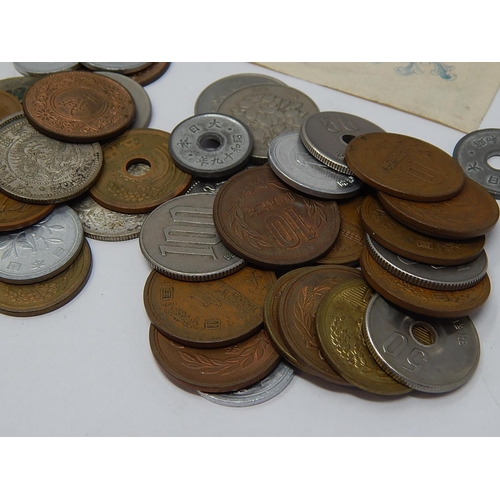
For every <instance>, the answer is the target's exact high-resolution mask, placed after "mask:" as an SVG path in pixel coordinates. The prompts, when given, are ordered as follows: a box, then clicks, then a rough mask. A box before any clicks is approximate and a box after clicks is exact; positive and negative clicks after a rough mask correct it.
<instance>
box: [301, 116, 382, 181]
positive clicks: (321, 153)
mask: <svg viewBox="0 0 500 500" xmlns="http://www.w3.org/2000/svg"><path fill="white" fill-rule="evenodd" d="M372 132H384V130H383V129H382V128H380V127H379V126H378V125H375V124H374V123H372V122H370V121H368V120H365V119H364V118H361V117H360V116H355V115H350V114H348V113H340V112H338V111H321V112H319V113H316V114H314V115H311V116H309V117H308V118H307V119H306V120H304V122H303V123H302V127H301V129H300V138H301V140H302V143H303V144H304V146H305V148H306V149H307V150H308V151H309V153H311V154H312V155H313V156H314V157H315V158H316V159H317V160H318V161H320V162H321V163H323V164H324V165H327V166H328V167H330V168H332V169H334V170H337V171H338V172H341V173H343V174H346V175H350V176H352V175H353V172H352V170H351V169H350V168H349V167H348V166H347V164H346V162H345V152H346V148H347V145H348V144H349V142H351V141H352V139H354V138H355V137H357V136H358V135H361V134H369V133H372ZM358 182H359V181H358Z"/></svg>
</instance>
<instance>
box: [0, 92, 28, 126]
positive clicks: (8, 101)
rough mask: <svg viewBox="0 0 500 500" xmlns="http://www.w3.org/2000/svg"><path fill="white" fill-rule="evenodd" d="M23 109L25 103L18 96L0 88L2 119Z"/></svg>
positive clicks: (0, 114)
mask: <svg viewBox="0 0 500 500" xmlns="http://www.w3.org/2000/svg"><path fill="white" fill-rule="evenodd" d="M22 110H23V105H22V104H21V102H20V101H19V99H18V98H17V97H15V96H13V95H12V94H9V92H5V91H3V90H0V120H1V119H2V118H5V117H6V116H9V115H11V114H12V113H17V112H19V111H22Z"/></svg>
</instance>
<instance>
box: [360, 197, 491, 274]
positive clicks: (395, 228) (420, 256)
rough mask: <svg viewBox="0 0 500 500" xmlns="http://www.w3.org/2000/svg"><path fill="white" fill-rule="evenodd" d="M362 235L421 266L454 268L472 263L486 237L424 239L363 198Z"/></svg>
mask: <svg viewBox="0 0 500 500" xmlns="http://www.w3.org/2000/svg"><path fill="white" fill-rule="evenodd" d="M361 221H362V225H363V227H364V229H365V231H366V232H367V233H368V234H369V235H370V236H371V237H372V238H373V239H374V240H375V241H376V242H378V243H380V244H381V245H382V246H383V247H385V248H387V249H389V250H391V251H392V252H394V253H396V254H398V255H401V257H406V258H408V259H411V260H415V261H417V262H422V263H424V264H431V265H434V266H458V265H460V264H465V263H467V262H470V261H472V260H474V259H475V258H476V257H478V256H479V254H480V253H481V251H482V250H483V248H484V244H485V242H486V237H485V236H484V235H482V236H476V237H475V238H468V239H463V240H446V239H442V238H437V237H433V236H428V235H425V234H423V233H420V232H418V231H414V230H413V229H410V228H409V227H407V226H405V225H404V224H401V223H400V222H399V221H398V220H397V219H394V218H393V217H391V216H390V215H389V214H388V213H387V211H386V210H385V209H384V207H383V206H382V205H381V204H380V202H379V201H378V200H377V198H376V197H375V196H371V195H370V196H366V198H365V199H364V201H363V204H362V205H361Z"/></svg>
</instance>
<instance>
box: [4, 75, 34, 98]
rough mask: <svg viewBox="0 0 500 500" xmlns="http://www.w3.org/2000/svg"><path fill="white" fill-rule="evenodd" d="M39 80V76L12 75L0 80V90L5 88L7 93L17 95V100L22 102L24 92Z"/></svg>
mask: <svg viewBox="0 0 500 500" xmlns="http://www.w3.org/2000/svg"><path fill="white" fill-rule="evenodd" d="M38 80H40V77H39V76H14V77H12V78H4V79H3V80H0V90H5V91H6V92H8V93H9V94H11V95H13V96H14V97H17V99H18V100H19V102H21V103H22V102H23V100H24V94H26V91H27V90H28V89H29V88H30V87H31V85H32V84H33V83H35V82H37V81H38Z"/></svg>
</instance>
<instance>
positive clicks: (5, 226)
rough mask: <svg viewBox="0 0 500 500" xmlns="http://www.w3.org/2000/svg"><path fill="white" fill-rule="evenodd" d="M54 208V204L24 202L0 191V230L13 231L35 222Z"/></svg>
mask: <svg viewBox="0 0 500 500" xmlns="http://www.w3.org/2000/svg"><path fill="white" fill-rule="evenodd" d="M54 208H56V206H55V205H35V204H33V203H24V202H22V201H17V200H14V199H13V198H10V197H9V196H7V195H5V194H3V193H0V231H14V230H16V229H23V228H25V227H28V226H31V225H32V224H36V223H37V222H38V221H40V220H42V219H43V218H44V217H46V216H47V215H49V214H50V212H52V210H54Z"/></svg>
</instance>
